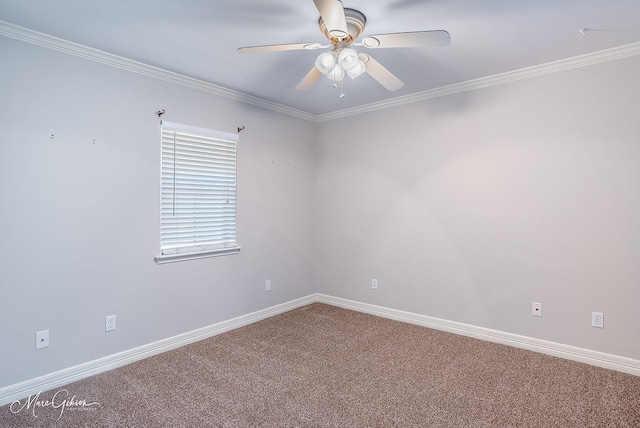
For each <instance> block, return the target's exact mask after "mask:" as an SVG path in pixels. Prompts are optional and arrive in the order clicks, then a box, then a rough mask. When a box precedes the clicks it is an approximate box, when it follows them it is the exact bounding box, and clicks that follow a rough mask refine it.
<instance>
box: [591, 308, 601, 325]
mask: <svg viewBox="0 0 640 428" xmlns="http://www.w3.org/2000/svg"><path fill="white" fill-rule="evenodd" d="M591 326H592V327H597V328H604V314H603V313H602V312H591Z"/></svg>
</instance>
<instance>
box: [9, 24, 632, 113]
mask: <svg viewBox="0 0 640 428" xmlns="http://www.w3.org/2000/svg"><path fill="white" fill-rule="evenodd" d="M0 35H2V36H6V37H9V38H12V39H16V40H20V41H23V42H27V43H31V44H34V45H37V46H41V47H45V48H48V49H52V50H56V51H59V52H63V53H66V54H69V55H74V56H77V57H80V58H84V59H88V60H91V61H95V62H99V63H102V64H106V65H109V66H112V67H116V68H120V69H122V70H126V71H130V72H133V73H138V74H142V75H144V76H147V77H152V78H155V79H159V80H164V81H166V82H170V83H174V84H177V85H181V86H185V87H188V88H191V89H195V90H198V91H202V92H206V93H209V94H213V95H217V96H220V97H224V98H227V99H231V100H234V101H239V102H243V103H246V104H251V105H254V106H257V107H262V108H265V109H268V110H272V111H275V112H278V113H282V114H286V115H289V116H293V117H297V118H300V119H304V120H308V121H310V122H317V123H318V122H327V121H331V120H335V119H341V118H344V117H349V116H354V115H358V114H363V113H368V112H373V111H377V110H383V109H387V108H391V107H397V106H402V105H405V104H412V103H416V102H419V101H425V100H429V99H433V98H439V97H444V96H447V95H452V94H457V93H460V92H467V91H473V90H476V89H481V88H487V87H490V86H496V85H502V84H504V83H510V82H515V81H518V80H524V79H529V78H532V77H538V76H543V75H546V74H552V73H557V72H560V71H565V70H571V69H574V68H580V67H586V66H589V65H593V64H599V63H602V62H608V61H614V60H617V59H622V58H627V57H631V56H635V55H638V54H640V42H636V43H631V44H628V45H623V46H618V47H614V48H610V49H604V50H601V51H597V52H592V53H588V54H584V55H578V56H574V57H571V58H566V59H561V60H558V61H552V62H548V63H544V64H539V65H534V66H532V67H526V68H521V69H518V70H513V71H508V72H506V73H500V74H495V75H492V76H487V77H481V78H478V79H473V80H467V81H464V82H459V83H454V84H452V85H447V86H441V87H438V88H434V89H428V90H426V91H421V92H416V93H413V94H408V95H403V96H399V97H396V98H391V99H389V100H384V101H378V102H373V103H369V104H365V105H362V106H358V107H354V108H349V109H344V110H338V111H335V112H331V113H326V114H320V115H315V114H311V113H308V112H305V111H302V110H298V109H295V108H292V107H288V106H285V105H283V104H278V103H275V102H273V101H268V100H265V99H262V98H258V97H255V96H252V95H249V94H245V93H243V92H239V91H235V90H232V89H228V88H225V87H222V86H219V85H215V84H213V83H209V82H205V81H203V80H199V79H195V78H193V77H188V76H185V75H182V74H179V73H175V72H172V71H168V70H165V69H162V68H159V67H154V66H152V65H148V64H144V63H142V62H138V61H134V60H131V59H128V58H124V57H121V56H118V55H113V54H110V53H108V52H104V51H101V50H98V49H94V48H90V47H88V46H84V45H81V44H78V43H74V42H70V41H68V40H64V39H60V38H58V37H54V36H51V35H48V34H45V33H41V32H38V31H34V30H30V29H28V28H25V27H20V26H18V25H14V24H11V23H8V22H6V21H0Z"/></svg>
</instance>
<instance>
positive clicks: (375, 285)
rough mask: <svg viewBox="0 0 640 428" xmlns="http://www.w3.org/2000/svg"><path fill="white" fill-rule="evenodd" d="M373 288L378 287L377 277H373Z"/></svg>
mask: <svg viewBox="0 0 640 428" xmlns="http://www.w3.org/2000/svg"><path fill="white" fill-rule="evenodd" d="M371 288H373V289H374V290H377V289H378V280H377V279H375V278H373V279H372V280H371Z"/></svg>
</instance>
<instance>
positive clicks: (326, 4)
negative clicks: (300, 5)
mask: <svg viewBox="0 0 640 428" xmlns="http://www.w3.org/2000/svg"><path fill="white" fill-rule="evenodd" d="M313 2H314V3H315V5H316V8H317V9H318V12H320V20H319V22H318V25H319V26H320V31H321V32H322V33H323V34H324V35H325V37H326V38H327V39H329V42H331V44H330V45H322V44H320V43H292V44H283V45H263V46H247V47H241V48H238V52H240V53H254V52H275V51H286V50H303V49H306V50H314V49H327V48H331V50H330V51H327V52H324V53H322V54H320V55H319V56H318V58H317V59H316V62H315V65H314V66H313V68H311V71H309V73H308V74H307V75H306V76H305V77H304V78H303V79H302V80H301V81H300V83H298V85H297V86H296V89H300V90H301V89H309V88H311V87H312V86H313V85H314V84H315V83H316V82H317V81H318V79H319V78H320V77H321V76H323V75H325V76H327V77H328V78H329V79H331V80H333V82H334V83H333V86H334V87H336V86H337V83H336V82H342V81H343V79H344V77H345V75H347V76H349V77H350V78H351V79H355V78H356V77H358V76H360V75H361V74H362V73H365V72H366V73H367V74H369V75H370V76H371V77H373V78H374V79H375V80H376V81H377V82H378V83H380V84H381V85H382V86H384V87H385V88H386V89H387V90H389V91H395V90H397V89H400V88H401V87H402V86H403V85H404V83H403V82H402V81H401V80H400V79H398V78H397V77H396V76H395V75H394V74H393V73H391V72H390V71H389V70H387V69H386V68H385V67H384V66H383V65H382V64H380V63H379V62H378V61H376V60H375V59H373V58H372V57H371V56H370V55H368V54H366V53H358V52H356V51H355V50H354V49H353V47H352V46H364V47H365V48H368V49H382V48H404V47H437V46H446V45H448V44H449V43H450V42H451V37H450V36H449V33H448V32H446V31H444V30H431V31H413V32H407V33H387V34H378V35H372V36H366V37H364V38H363V39H362V41H361V42H356V41H357V40H358V37H360V35H361V34H362V32H363V31H364V28H365V25H366V22H367V19H366V17H365V16H364V14H363V13H361V12H359V11H357V10H355V9H349V8H345V7H343V5H342V1H340V0H313ZM343 96H344V93H341V94H340V97H343Z"/></svg>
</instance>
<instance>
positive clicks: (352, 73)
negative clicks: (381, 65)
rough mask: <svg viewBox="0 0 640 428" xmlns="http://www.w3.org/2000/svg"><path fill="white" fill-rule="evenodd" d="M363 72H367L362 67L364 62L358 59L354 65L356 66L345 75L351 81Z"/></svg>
mask: <svg viewBox="0 0 640 428" xmlns="http://www.w3.org/2000/svg"><path fill="white" fill-rule="evenodd" d="M365 71H367V69H366V67H365V65H364V62H362V61H361V60H360V59H358V62H357V63H356V65H355V66H354V67H353V68H351V69H349V70H347V74H348V75H349V77H351V78H352V79H355V78H356V77H358V76H360V75H361V74H362V73H364V72H365Z"/></svg>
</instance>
